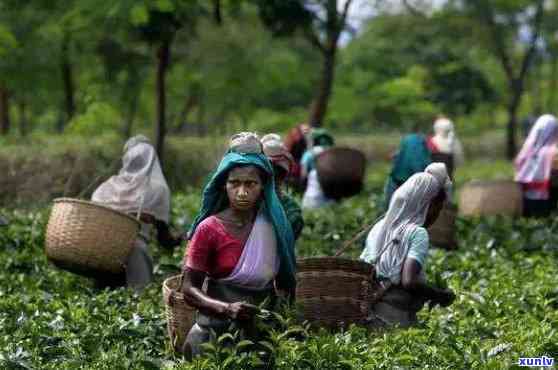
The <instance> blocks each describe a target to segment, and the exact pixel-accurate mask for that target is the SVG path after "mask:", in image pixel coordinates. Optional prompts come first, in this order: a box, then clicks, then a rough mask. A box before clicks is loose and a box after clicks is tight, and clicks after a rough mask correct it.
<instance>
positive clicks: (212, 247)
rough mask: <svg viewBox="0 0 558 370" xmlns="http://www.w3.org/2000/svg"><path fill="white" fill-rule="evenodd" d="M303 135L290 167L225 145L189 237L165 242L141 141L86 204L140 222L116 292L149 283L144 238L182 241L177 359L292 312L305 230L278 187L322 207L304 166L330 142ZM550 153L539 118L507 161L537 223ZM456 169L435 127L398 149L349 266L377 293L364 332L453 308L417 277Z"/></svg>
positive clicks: (155, 174) (550, 131) (239, 138)
mask: <svg viewBox="0 0 558 370" xmlns="http://www.w3.org/2000/svg"><path fill="white" fill-rule="evenodd" d="M305 135H306V136H307V137H308V136H309V137H310V138H311V139H312V142H311V144H310V145H308V146H307V148H306V151H305V152H304V153H302V155H299V156H298V157H299V158H300V161H297V160H295V158H294V156H293V155H292V153H291V152H290V151H289V150H288V146H286V145H285V144H284V143H283V141H282V140H281V137H280V136H279V135H276V134H268V135H265V136H263V137H262V138H260V137H258V136H257V135H256V134H253V133H246V132H245V133H239V134H236V135H234V136H232V137H231V138H230V141H229V145H228V148H227V151H226V153H225V154H224V156H223V158H222V159H221V161H220V163H219V165H218V166H217V168H216V169H215V171H214V172H213V174H212V176H211V178H210V179H209V181H208V183H207V184H206V186H205V188H204V190H203V193H202V201H201V208H200V210H199V213H198V214H197V217H196V218H195V219H194V221H193V223H192V226H191V228H190V231H189V232H188V234H183V235H176V234H175V233H173V232H172V231H171V230H170V227H169V217H170V191H169V187H168V185H167V183H166V180H165V177H164V175H163V172H162V170H161V166H160V164H159V160H158V158H157V155H156V152H155V150H154V149H153V147H152V146H151V144H149V142H148V141H147V139H146V138H145V137H143V136H136V137H134V138H132V139H130V140H128V142H127V143H126V145H125V147H124V156H123V167H122V169H121V170H120V172H119V174H118V175H116V176H113V177H111V178H110V179H109V180H107V181H106V182H105V183H103V184H102V185H101V186H100V187H99V188H98V189H97V190H96V191H95V192H94V194H93V197H92V200H93V201H94V202H98V203H102V204H105V205H108V206H110V207H112V208H115V209H118V210H120V211H122V212H125V213H133V214H136V213H138V212H140V213H141V218H140V219H141V223H142V227H141V233H140V235H139V236H138V238H137V241H136V245H135V247H134V249H133V252H132V253H131V255H130V256H129V259H128V261H127V268H126V272H125V276H124V275H123V276H120V277H119V279H120V280H119V281H120V284H126V285H128V286H131V287H133V288H135V289H138V290H141V289H142V288H143V287H145V286H146V285H147V284H148V283H149V282H150V281H151V280H152V278H153V276H152V275H153V263H152V260H151V257H150V254H149V251H148V243H149V240H150V239H151V237H152V235H154V234H156V236H157V240H158V241H159V243H160V244H161V245H163V246H167V247H173V246H176V245H179V244H181V242H182V241H183V240H188V245H187V248H186V251H185V254H184V260H183V267H182V281H181V287H180V290H181V292H182V293H183V294H184V296H185V299H186V301H187V302H188V303H189V304H190V305H191V306H193V307H195V308H196V309H197V310H198V314H197V317H196V321H195V324H194V325H193V327H192V329H191V330H190V332H189V333H188V334H187V338H186V341H185V344H184V348H183V350H184V352H185V353H187V354H189V355H191V356H195V355H198V354H200V353H202V351H203V346H202V344H203V343H205V342H208V341H210V340H211V339H212V338H214V337H215V336H219V335H220V334H222V333H224V332H226V331H228V330H231V328H233V327H236V328H238V329H240V330H247V329H246V328H247V323H249V322H251V319H252V318H253V317H254V315H255V314H256V313H257V312H258V310H259V308H258V305H260V304H261V303H262V302H267V304H269V305H273V304H274V302H276V301H277V300H279V299H287V300H289V301H291V302H292V301H293V300H294V298H295V291H296V253H295V242H296V240H297V239H298V238H299V236H300V234H301V230H302V229H303V227H304V221H303V218H302V210H301V207H299V205H298V203H297V202H296V201H295V200H294V199H293V198H292V197H291V195H290V194H288V193H287V191H286V189H285V182H286V181H287V179H288V177H289V175H290V174H292V173H293V172H297V171H298V172H299V174H300V176H301V177H302V178H303V179H304V180H305V181H306V184H307V185H306V190H305V192H304V196H303V200H302V205H303V208H315V207H320V206H322V205H326V204H329V203H331V202H332V200H329V199H327V198H326V197H325V196H324V194H323V192H322V191H321V189H320V184H319V181H318V177H317V174H316V167H315V159H316V157H317V156H318V155H319V154H320V153H321V152H322V151H324V150H326V149H327V148H328V147H330V146H332V145H333V144H334V141H333V138H332V137H331V136H330V135H328V134H327V133H326V132H323V131H321V130H314V131H312V130H310V131H309V132H306V133H305ZM557 141H558V123H557V121H556V118H554V117H553V116H550V115H545V116H542V117H541V118H540V119H539V120H538V121H537V123H536V124H535V126H534V127H533V129H532V130H531V133H530V135H529V137H528V138H527V141H526V142H525V145H524V147H523V149H522V150H521V153H520V154H519V156H518V158H517V160H516V166H517V177H516V179H517V181H518V182H520V183H521V184H522V186H523V187H524V189H525V198H526V204H527V209H528V210H529V212H536V211H537V210H539V209H540V208H541V207H542V206H541V204H542V203H541V201H543V200H548V199H550V198H552V197H556V194H558V192H557V191H556V188H555V187H553V186H552V184H551V182H550V171H551V168H552V161H553V158H554V156H555V152H556V142H557ZM437 154H443V155H447V156H448V157H449V158H450V161H449V162H448V163H444V161H442V162H433V161H432V158H433V157H435V156H436V155H437ZM441 158H443V156H442V157H441ZM462 161H463V149H462V146H461V143H460V142H459V140H458V139H457V137H456V136H455V132H454V128H453V124H452V122H451V121H450V120H449V119H447V118H445V117H440V118H438V119H437V120H436V122H435V124H434V135H433V136H431V137H425V136H422V135H419V134H411V135H408V136H406V137H404V138H403V140H402V142H401V145H400V148H399V151H398V153H397V154H396V155H395V157H394V159H393V168H392V170H391V172H390V174H389V176H388V179H387V181H386V185H385V201H386V209H387V211H386V213H385V215H384V216H383V217H382V218H381V220H380V221H378V222H377V223H376V224H375V225H374V226H373V228H372V229H371V231H370V232H369V234H368V237H367V238H366V244H365V248H364V250H363V252H362V254H361V256H360V259H361V260H363V261H366V262H369V263H372V264H374V266H375V279H376V281H377V283H378V286H379V287H381V294H380V296H379V299H378V300H377V301H376V302H374V304H373V307H372V313H373V314H372V316H371V317H370V318H369V320H370V325H372V326H374V327H377V326H381V327H385V326H391V325H400V326H403V327H404V326H409V325H412V324H413V323H415V322H416V313H417V311H419V310H420V309H421V308H422V307H423V305H424V304H425V302H430V303H431V304H439V305H441V306H447V305H449V304H451V303H452V302H453V300H454V299H455V294H454V293H453V292H452V291H451V290H450V289H441V288H438V287H435V286H431V285H429V284H428V283H427V282H426V277H425V266H426V264H427V257H428V251H429V236H428V231H427V227H428V226H430V225H431V224H432V223H434V221H435V220H436V219H437V217H438V215H439V214H440V210H441V209H442V208H443V206H444V203H445V202H447V201H449V200H450V199H451V191H452V180H451V179H452V174H451V172H448V168H449V167H451V168H453V165H454V164H460V163H462ZM297 168H298V169H297ZM554 199H555V198H554ZM554 203H556V201H554ZM545 204H546V203H545ZM545 207H546V206H545ZM547 208H548V207H547ZM545 210H546V208H545Z"/></svg>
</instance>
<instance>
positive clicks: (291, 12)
mask: <svg viewBox="0 0 558 370" xmlns="http://www.w3.org/2000/svg"><path fill="white" fill-rule="evenodd" d="M351 2H352V1H351V0H346V1H345V3H344V5H343V7H342V8H341V9H340V2H339V1H338V0H320V1H310V0H258V5H259V7H260V16H261V18H262V20H263V22H264V24H265V25H266V26H267V27H268V28H269V29H270V30H271V32H272V33H273V34H274V35H276V36H289V35H292V34H293V33H294V32H295V31H297V30H300V31H301V32H302V33H303V35H304V36H305V37H306V38H307V39H308V41H309V42H310V43H311V44H312V46H313V47H315V48H316V49H317V50H318V51H319V52H320V53H321V55H322V67H321V72H320V77H319V82H318V85H317V89H316V93H315V96H314V99H313V101H312V104H311V105H310V114H309V118H308V122H309V123H310V124H311V125H312V126H316V127H319V126H321V125H322V123H323V120H324V117H325V115H326V113H327V106H328V102H329V98H330V95H331V90H332V87H333V81H334V77H335V75H334V72H335V58H336V55H337V48H338V43H339V37H340V36H341V33H342V32H343V30H345V28H346V25H347V14H348V12H349V8H350V6H351Z"/></svg>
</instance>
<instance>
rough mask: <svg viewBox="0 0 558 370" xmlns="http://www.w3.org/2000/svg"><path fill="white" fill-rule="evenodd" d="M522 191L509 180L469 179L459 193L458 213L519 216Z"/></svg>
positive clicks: (464, 214) (521, 204)
mask: <svg viewBox="0 0 558 370" xmlns="http://www.w3.org/2000/svg"><path fill="white" fill-rule="evenodd" d="M522 211H523V193H522V191H521V187H520V185H519V184H518V183H516V182H514V181H511V180H496V181H471V182H468V183H467V184H465V185H464V186H463V188H462V189H461V192H460V194H459V213H460V214H461V215H463V216H489V215H510V216H521V214H522Z"/></svg>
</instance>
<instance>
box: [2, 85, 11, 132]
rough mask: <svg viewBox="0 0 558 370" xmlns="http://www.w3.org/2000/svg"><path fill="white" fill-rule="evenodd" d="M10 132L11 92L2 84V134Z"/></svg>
mask: <svg viewBox="0 0 558 370" xmlns="http://www.w3.org/2000/svg"><path fill="white" fill-rule="evenodd" d="M9 132H10V93H9V92H8V89H6V88H5V87H4V86H0V134H2V135H7V134H8V133H9Z"/></svg>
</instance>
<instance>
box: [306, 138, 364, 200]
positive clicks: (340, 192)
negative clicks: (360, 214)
mask: <svg viewBox="0 0 558 370" xmlns="http://www.w3.org/2000/svg"><path fill="white" fill-rule="evenodd" d="M365 169H366V157H365V156H364V154H363V153H362V152H360V151H358V150H355V149H351V148H342V147H334V148H331V149H328V150H325V151H323V152H322V153H320V154H319V155H318V156H317V157H316V170H317V172H318V180H319V182H320V185H321V186H322V190H323V191H324V194H325V195H326V196H327V197H328V198H330V199H341V198H347V197H351V196H353V195H356V194H358V193H360V191H361V190H362V186H363V182H364V171H365Z"/></svg>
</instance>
